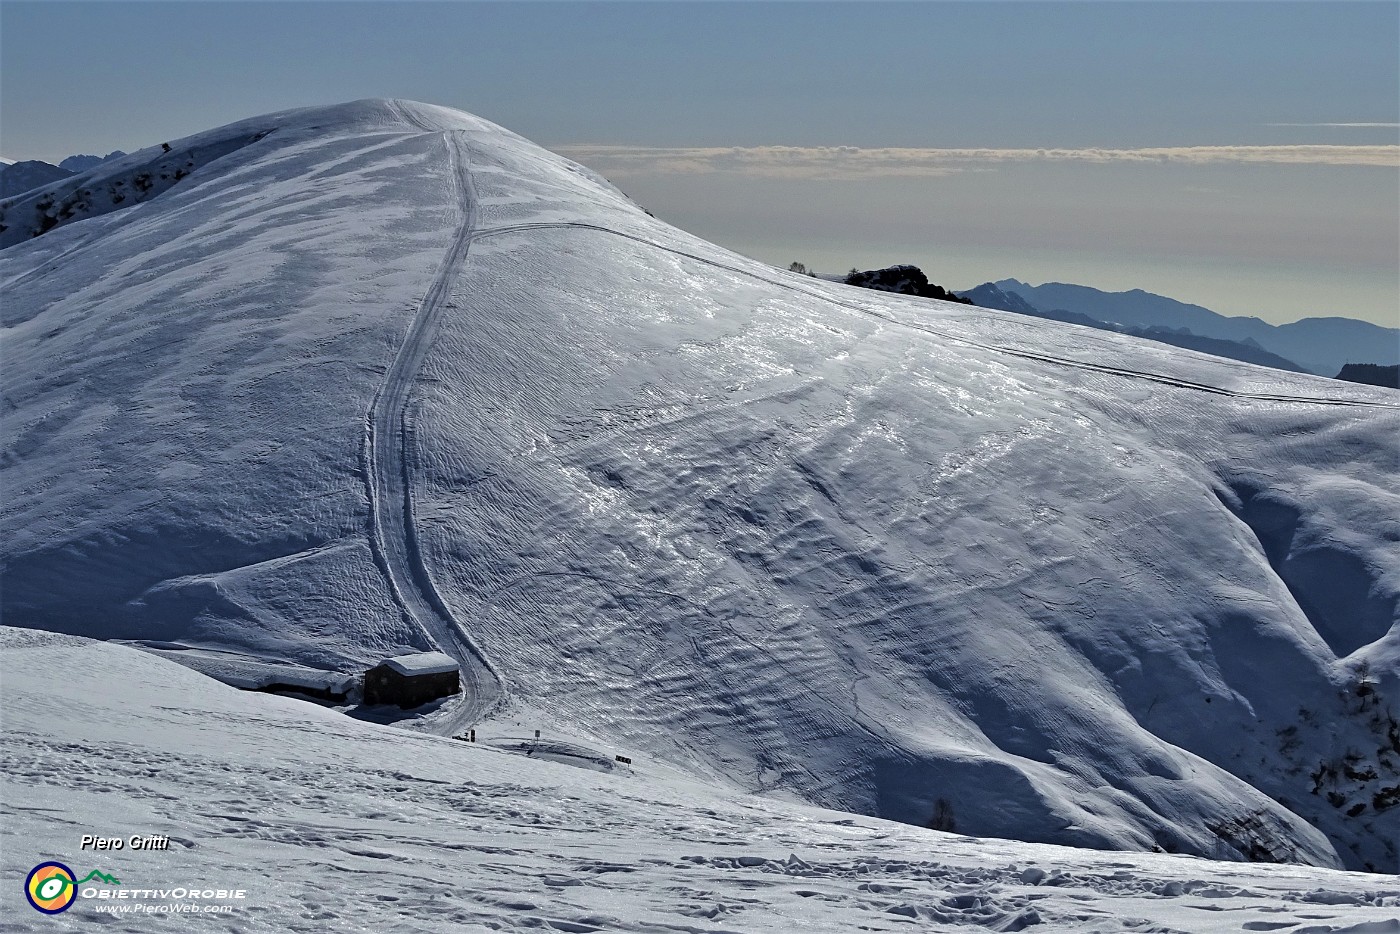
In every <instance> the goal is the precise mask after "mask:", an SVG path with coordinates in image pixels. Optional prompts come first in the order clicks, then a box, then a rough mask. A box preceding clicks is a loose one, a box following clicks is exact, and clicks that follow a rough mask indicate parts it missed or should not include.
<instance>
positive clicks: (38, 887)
mask: <svg viewBox="0 0 1400 934" xmlns="http://www.w3.org/2000/svg"><path fill="white" fill-rule="evenodd" d="M24 897H25V898H27V899H29V904H31V905H33V906H34V910H35V911H42V912H43V913H44V914H46V915H56V914H58V913H59V912H60V911H67V910H68V908H69V906H71V905H72V904H73V902H74V900H75V899H77V897H78V886H77V876H75V875H73V870H71V869H69V868H68V867H67V866H65V865H63V864H62V863H40V864H39V865H37V866H35V867H34V868H33V869H31V870H29V878H27V879H25V880H24Z"/></svg>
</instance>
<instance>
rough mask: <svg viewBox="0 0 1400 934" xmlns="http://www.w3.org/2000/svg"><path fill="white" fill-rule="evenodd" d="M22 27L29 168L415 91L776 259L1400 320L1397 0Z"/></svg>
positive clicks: (459, 11) (228, 19)
mask: <svg viewBox="0 0 1400 934" xmlns="http://www.w3.org/2000/svg"><path fill="white" fill-rule="evenodd" d="M156 9H159V10H160V11H161V15H160V16H144V15H141V16H137V15H133V13H135V12H138V11H143V10H156ZM0 22H3V27H4V28H3V31H0V47H2V48H3V56H2V57H0V69H2V70H3V78H4V80H3V82H0V108H3V117H4V119H3V136H2V137H0V153H3V154H4V155H5V156H6V157H8V158H11V159H28V158H39V159H43V160H45V161H50V162H56V161H58V160H60V159H62V158H64V157H65V156H68V155H73V154H76V153H80V152H84V153H92V154H97V155H102V154H105V153H106V152H108V151H111V150H113V149H123V150H132V149H135V148H139V147H142V146H148V145H154V144H156V143H159V142H161V141H164V140H167V139H174V138H179V137H181V136H185V135H189V134H191V133H195V132H198V131H201V130H204V129H208V128H210V127H214V126H218V125H220V124H223V123H228V122H231V121H233V120H237V119H241V118H244V117H248V116H253V115H256V114H259V113H266V112H270V111H276V110H282V109H286V108H289V107H295V106H305V105H312V104H323V103H331V102H338V101H344V100H351V99H356V98H361V97H404V98H410V99H415V100H423V101H428V102H432V103H438V104H444V105H447V106H451V107H457V108H460V109H463V110H466V111H469V112H471V113H475V114H479V115H481V116H483V117H485V118H487V119H490V120H493V121H495V122H497V123H499V124H501V125H502V126H505V127H506V128H508V129H510V130H513V131H515V132H518V133H520V134H522V135H524V136H526V137H529V138H530V139H533V140H535V141H536V142H539V143H541V144H542V145H545V146H547V147H549V148H551V149H554V150H556V151H559V152H561V153H563V154H565V155H568V156H570V157H571V158H575V159H577V160H578V161H580V162H582V163H584V164H585V165H588V166H590V167H592V168H594V169H596V170H597V171H599V172H601V173H602V174H604V175H606V176H607V177H608V178H610V179H611V180H612V181H613V182H614V183H616V184H617V185H618V186H619V187H621V188H622V189H623V190H624V191H626V192H627V193H628V194H630V195H632V196H633V197H634V198H635V199H636V200H637V201H638V202H639V203H641V204H642V205H644V206H645V207H647V208H648V209H649V210H651V211H652V212H653V213H655V214H656V215H657V216H659V217H661V218H663V219H665V220H667V221H670V222H671V223H674V224H676V225H677V226H679V227H682V228H684V229H686V230H688V231H690V232H692V233H695V234H697V235H699V236H703V237H706V238H707V239H710V240H713V241H715V242H717V243H719V244H721V245H723V246H726V247H729V248H731V249H733V250H735V251H737V252H740V253H743V254H746V255H749V256H752V257H755V258H757V259H761V260H764V261H767V262H771V263H774V264H776V265H781V266H785V265H787V264H788V263H790V262H792V261H794V260H797V261H801V262H804V263H806V264H807V265H808V266H810V267H813V268H816V269H818V270H821V271H824V272H841V271H844V270H846V269H849V268H850V267H852V266H857V267H860V268H870V267H874V266H885V265H890V264H893V263H899V262H910V263H915V264H917V265H919V266H921V267H922V268H924V269H925V271H926V272H927V273H928V274H929V276H930V278H931V279H933V280H934V281H935V282H938V283H940V284H943V285H946V286H949V287H952V288H959V289H966V288H969V287H971V286H974V285H976V284H978V283H980V282H983V281H987V280H993V279H1002V278H1018V279H1022V280H1026V281H1032V282H1040V281H1052V280H1058V281H1065V282H1077V283H1082V284H1085V285H1090V286H1094V287H1097V288H1101V289H1105V290H1112V291H1116V290H1125V289H1132V288H1141V289H1144V290H1147V291H1151V292H1157V293H1160V294H1165V295H1169V296H1171V297H1173V298H1177V299H1180V300H1182V301H1189V302H1193V303H1196V304H1200V305H1204V306H1206V307H1208V308H1211V309H1213V310H1215V311H1218V312H1220V313H1222V314H1229V315H1254V316H1257V317H1260V318H1263V319H1265V320H1267V321H1270V322H1272V323H1283V322H1287V321H1292V320H1297V319H1299V318H1302V317H1314V316H1333V315H1340V316H1346V317H1354V318H1359V319H1363V320H1369V321H1372V322H1374V323H1377V324H1383V325H1387V326H1391V327H1394V326H1397V325H1400V320H1397V318H1398V317H1400V312H1397V305H1400V260H1398V259H1397V257H1400V172H1397V169H1400V51H1397V48H1396V45H1395V43H1394V41H1393V40H1394V36H1395V35H1396V34H1397V32H1400V7H1396V6H1395V5H1390V4H1375V3H1268V2H1265V3H1251V4H1215V3H1198V4H1158V3H1098V4H1051V3H1047V4H1020V3H991V4H973V3H963V4H921V5H899V4H884V3H844V4H766V3H753V4H744V5H733V4H692V3H650V4H642V3H639V4H589V3H575V4H555V3H538V4H519V5H517V4H481V3H463V4H430V3H413V4H393V3H374V2H370V3H353V4H340V3H324V4H317V3H299V4H298V3H293V4H276V5H273V4H236V3H234V4H230V3H219V2H215V3H200V4H162V5H159V6H153V5H146V6H136V5H135V4H130V3H98V4H90V3H63V4H44V3H30V2H6V3H5V4H4V6H3V9H0ZM55 35H62V36H63V37H64V47H65V48H66V50H67V52H68V55H67V57H66V58H64V59H63V60H62V67H55V64H54V59H53V55H52V52H53V45H52V43H51V42H47V41H43V39H42V37H44V36H55ZM309 36H314V37H315V39H316V41H315V42H314V43H310V42H308V41H307V37H309Z"/></svg>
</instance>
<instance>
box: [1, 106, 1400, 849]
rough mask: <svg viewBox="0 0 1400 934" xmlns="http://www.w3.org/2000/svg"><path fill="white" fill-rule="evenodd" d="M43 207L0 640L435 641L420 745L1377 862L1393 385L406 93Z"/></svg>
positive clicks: (16, 295) (868, 807) (1018, 826)
mask: <svg viewBox="0 0 1400 934" xmlns="http://www.w3.org/2000/svg"><path fill="white" fill-rule="evenodd" d="M182 160H183V161H182ZM188 162H192V163H193V165H192V166H189V167H188V171H187V173H186V174H184V175H182V176H181V177H179V178H178V179H176V178H173V175H174V168H172V167H174V166H178V165H185V163H188ZM162 167H164V169H163V168H162ZM166 169H169V171H167V173H166V174H167V175H169V176H171V177H169V178H166V179H164V180H158V178H157V177H158V176H159V174H160V173H161V171H164V170H166ZM152 172H154V173H155V175H151V173H152ZM141 175H146V176H147V177H148V181H149V182H150V189H149V190H148V191H146V192H145V193H144V196H143V197H142V198H131V197H127V198H126V199H125V200H123V201H121V202H117V201H116V200H115V196H112V195H111V192H114V191H116V190H118V189H119V188H121V189H122V190H128V191H129V190H130V189H131V188H132V187H135V184H136V180H137V178H138V177H139V176H141ZM157 181H159V184H157ZM118 182H121V183H122V185H120V186H119V185H118V184H117V183H118ZM161 185H163V186H164V187H161ZM123 186H125V187H123ZM157 189H159V190H157ZM83 191H87V192H89V194H90V197H89V196H85V195H82V192H83ZM101 192H105V193H107V194H106V195H104V196H103V197H106V201H103V200H102V199H101V198H99V197H98V193H101ZM47 194H48V195H49V196H51V198H52V204H51V207H52V205H57V204H62V203H66V199H68V198H69V197H70V196H73V195H74V194H77V195H80V196H82V197H85V198H87V201H86V202H85V203H86V204H88V209H86V210H77V209H76V208H75V209H74V210H73V211H72V212H71V216H70V217H68V218H66V219H64V218H62V217H60V216H59V214H61V213H62V212H61V211H60V212H58V213H55V214H52V215H50V214H48V213H43V212H44V211H46V210H47V209H41V208H40V207H39V201H42V200H43V198H44V193H43V192H41V193H40V194H39V195H38V199H39V200H38V201H36V200H34V199H33V198H31V196H30V195H26V196H25V199H24V201H25V204H24V205H20V204H14V205H8V206H7V207H6V208H5V210H6V211H7V212H8V211H13V212H19V213H17V214H16V215H15V216H17V217H18V216H19V215H20V214H24V211H29V212H31V213H29V214H25V215H24V216H25V217H29V218H31V219H32V218H33V217H34V216H35V215H34V214H33V213H32V212H33V211H40V213H41V214H42V216H43V217H45V218H47V217H50V216H52V217H53V219H54V223H53V224H51V225H49V228H48V230H47V232H44V233H43V234H42V235H41V236H38V237H32V238H31V237H29V236H27V235H26V236H24V237H22V238H19V239H16V240H14V241H7V242H12V243H13V245H11V246H9V247H8V248H7V249H4V250H3V251H0V283H3V288H4V290H5V301H4V303H3V306H0V316H3V325H4V327H5V329H6V330H5V343H6V365H5V367H3V369H2V370H0V387H3V392H4V396H5V400H6V405H7V412H6V434H7V437H6V444H7V446H6V448H5V450H4V451H3V452H2V453H0V471H2V472H3V483H4V485H5V490H6V497H5V498H4V503H3V506H2V507H0V509H3V511H0V532H3V534H2V535H0V543H2V544H0V559H2V560H3V561H4V566H5V582H4V583H5V586H4V588H3V591H2V592H0V599H3V601H4V603H3V607H2V609H3V612H4V616H5V618H6V620H7V621H8V622H11V623H14V624H18V625H29V626H34V627H38V628H47V629H53V630H60V631H64V632H70V633H78V634H84V635H91V636H99V637H120V638H128V639H145V640H161V641H164V642H168V643H172V644H182V645H189V646H195V647H200V648H202V649H208V650H214V649H219V650H223V651H225V652H238V653H244V654H246V655H250V656H260V657H262V658H266V659H270V660H275V661H281V662H291V663H296V664H300V665H305V666H309V667H313V668H320V669H327V670H353V669H354V668H356V667H363V665H365V664H368V663H373V662H376V661H378V660H379V659H381V658H384V657H388V656H394V655H401V654H409V653H414V652H422V651H442V652H445V653H447V654H448V655H450V656H451V657H452V658H454V659H456V660H457V661H458V662H459V663H461V666H462V671H463V697H462V699H461V701H460V702H458V703H455V704H445V705H444V706H443V709H442V710H441V711H440V712H439V713H437V714H435V715H434V717H435V718H436V719H433V718H429V719H428V720H427V721H426V725H428V726H435V727H436V728H438V729H441V730H457V729H460V728H461V727H463V726H464V725H466V724H467V723H470V722H473V721H475V720H477V719H479V718H481V717H483V716H489V717H504V716H515V715H519V714H520V712H522V711H528V712H529V713H530V715H531V717H532V718H534V719H535V720H536V721H537V722H544V723H546V724H547V725H548V726H549V727H550V728H551V729H554V730H558V731H560V732H561V733H567V734H569V735H573V736H591V737H595V738H600V742H606V743H607V744H608V745H616V746H620V747H626V748H629V749H635V750H642V751H645V753H646V754H647V755H649V756H651V757H655V758H659V759H663V760H666V761H669V762H673V763H676V764H677V765H679V766H681V767H684V768H686V769H688V770H690V771H692V772H694V773H695V774H697V775H700V776H704V777H708V778H709V779H711V780H713V781H717V782H722V783H727V784H730V785H733V786H738V787H742V788H746V789H755V790H760V791H763V792H765V793H768V794H772V795H777V796H786V797H799V798H802V799H805V800H807V801H810V802H814V803H817V804H821V805H825V806H834V807H840V808H843V809H847V810H855V811H860V812H864V813H868V814H874V815H878V816H881V817H887V818H893V819H896V820H901V821H905V822H909V823H917V824H933V825H935V826H937V827H941V828H944V829H955V830H957V831H959V832H965V833H972V834H978V835H987V836H1004V837H1016V838H1021V839H1026V840H1033V841H1048V842H1058V843H1072V844H1078V845H1087V846H1097V847H1109V848H1128V849H1142V850H1146V849H1151V848H1154V847H1156V848H1160V849H1163V850H1168V851H1180V852H1187V853H1196V854H1203V855H1210V856H1216V857H1223V858H1231V859H1244V858H1248V859H1255V860H1286V861H1297V862H1306V863H1315V864H1321V865H1345V866H1348V867H1352V868H1366V867H1367V866H1369V867H1372V868H1377V869H1382V870H1389V871H1395V870H1396V869H1397V868H1400V856H1397V853H1396V849H1395V841H1396V840H1397V839H1400V807H1397V802H1396V801H1395V797H1396V795H1397V792H1396V791H1395V788H1396V786H1397V785H1400V777H1397V764H1400V726H1397V724H1396V719H1395V717H1396V714H1395V711H1396V710H1397V708H1400V703H1397V702H1396V701H1395V700H1394V699H1395V698H1397V697H1400V627H1396V626H1395V622H1396V618H1397V605H1400V530H1397V527H1396V525H1395V519H1394V517H1395V516H1397V515H1400V468H1398V467H1397V463H1396V460H1397V458H1396V451H1395V448H1394V438H1395V437H1396V435H1397V432H1400V400H1397V397H1396V395H1395V393H1394V392H1393V391H1387V390H1384V389H1381V388H1375V387H1364V386H1350V385H1343V384H1339V383H1336V382H1333V381H1329V380H1323V379H1318V378H1314V377H1309V376H1305V375H1301V374H1288V373H1283V372H1279V371H1273V370H1265V369H1262V368H1258V367H1253V366H1249V365H1246V364H1237V363H1233V362H1229V361H1222V360H1220V359H1216V358H1210V357H1205V356H1203V355H1199V354H1195V353H1191V352H1185V351H1181V350H1178V349H1174V348H1168V347H1165V346H1163V345H1157V344H1151V343H1147V342H1144V341H1140V340H1136V339H1134V338H1131V337H1126V336H1123V335H1118V334H1112V333H1108V332H1087V331H1084V330H1083V329H1077V328H1064V327H1061V326H1060V325H1058V324H1057V323H1055V322H1050V321H1042V320H1036V319H1030V318H1019V317H1017V318H1014V319H1013V318H1012V317H1011V316H1008V315H1005V314H1003V313H1000V312H993V311H982V310H979V309H975V308H971V307H968V306H962V305H949V304H944V303H940V302H936V301H931V300H923V299H914V298H905V297H900V296H896V295H888V294H882V293H874V292H870V291H865V290H858V289H851V288H847V287H844V286H841V285H838V284H834V283H829V282H825V281H821V280H814V279H811V278H809V277H805V276H797V275H794V274H789V273H786V272H783V271H779V270H775V269H772V268H771V267H768V266H765V265H763V264H760V263H757V262H754V261H752V260H748V259H746V258H744V257H740V256H736V255H735V254H732V253H729V252H727V251H725V250H723V249H720V248H718V247H716V246H713V245H711V244H708V243H705V242H704V241H701V240H698V239H696V238H694V237H691V236H689V235H687V234H685V233H683V232H681V231H678V230H675V229H674V228H671V227H669V226H667V225H665V224H664V223H662V222H660V221H657V220H656V219H654V218H651V217H649V216H648V215H646V214H645V212H643V211H642V210H640V209H639V208H637V207H636V206H635V205H633V204H632V203H631V202H630V201H628V200H627V199H626V198H625V197H624V196H623V195H622V194H621V193H620V192H618V191H617V190H616V189H614V188H612V187H611V186H610V185H608V184H607V183H606V182H604V181H602V180H601V179H599V178H598V177H597V176H596V175H594V174H593V173H591V172H589V171H587V170H586V169H583V168H582V167H580V166H578V165H576V164H575V163H572V162H569V161H568V160H566V159H563V158H561V157H559V156H556V155H554V154H551V153H548V152H546V151H545V150H543V149H540V148H539V147H536V146H534V145H533V144H530V143H528V142H527V141H525V140H523V139H521V138H520V137H518V136H516V135H514V134H512V133H509V132H508V131H505V130H502V129H501V128H499V127H496V126H495V125H493V124H490V123H488V122H486V121H483V120H480V119H479V118H476V117H472V116H470V115H467V114H463V113H460V112H458V111H452V110H448V109H446V108H440V107H432V106H429V105H422V104H414V103H410V102H404V101H384V100H372V101H359V102H355V103H352V104H346V105H340V106H336V107H326V108H312V109H307V110H297V111H288V112H286V113H283V114H273V115H269V116H266V117H259V118H255V119H253V120H249V121H243V122H241V123H238V124H233V125H231V126H229V127H223V128H220V129H217V130H211V131H208V132H206V133H201V134H197V135H196V136H192V137H189V138H187V139H184V140H177V141H171V142H170V152H168V153H167V152H165V151H164V147H163V146H161V145H157V146H154V147H152V148H150V149H146V150H143V151H141V152H138V153H133V154H131V155H129V156H126V157H123V158H120V159H117V160H114V161H112V162H111V163H104V164H103V165H101V166H99V167H97V168H95V169H92V170H90V171H89V172H87V173H85V174H84V175H82V176H79V177H77V178H75V179H71V180H68V181H66V182H63V183H60V185H59V186H58V187H57V188H51V189H48V190H47ZM75 203H76V202H75ZM25 205H27V207H26V206H25ZM21 208H23V209H24V210H23V211H21ZM9 216H10V215H9V214H7V217H9ZM6 223H9V221H8V220H7V221H6ZM5 235H6V236H9V233H8V232H7V233H6V234H5ZM1362 685H1367V686H1368V687H1366V689H1365V690H1364V691H1363V690H1362Z"/></svg>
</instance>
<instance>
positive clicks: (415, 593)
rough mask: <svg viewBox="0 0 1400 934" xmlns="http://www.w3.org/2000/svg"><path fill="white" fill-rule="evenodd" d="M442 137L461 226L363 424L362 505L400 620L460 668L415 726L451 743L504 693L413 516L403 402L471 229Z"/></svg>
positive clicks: (407, 412) (452, 146) (471, 217)
mask: <svg viewBox="0 0 1400 934" xmlns="http://www.w3.org/2000/svg"><path fill="white" fill-rule="evenodd" d="M395 109H396V110H398V108H395ZM399 113H400V115H401V116H403V117H404V119H405V120H406V121H407V122H409V123H412V124H413V125H414V126H416V127H418V128H420V129H424V130H425V131H427V132H434V133H439V132H441V131H440V130H437V129H433V128H429V127H425V126H423V124H422V123H420V122H419V121H417V120H415V119H413V118H412V117H410V116H409V115H408V114H407V113H404V112H402V111H399ZM443 136H444V139H445V141H446V143H447V148H448V156H449V158H450V159H451V161H452V167H453V183H454V188H455V189H456V192H457V200H458V203H459V205H460V211H461V220H460V222H459V224H458V227H457V230H456V232H455V233H454V234H453V238H452V244H451V246H450V247H449V248H448V251H447V255H446V256H444V257H443V260H442V262H441V263H440V264H439V265H438V269H437V272H436V273H435V274H434V276H433V281H432V283H431V284H430V285H429V287H428V291H427V292H426V294H424V296H423V300H422V302H421V304H420V305H419V307H418V311H417V312H416V313H415V315H414V317H413V321H412V323H411V324H410V325H409V329H408V333H407V335H405V337H404V340H403V343H402V344H401V345H400V346H399V350H398V353H397V355H396V356H395V357H394V362H393V363H392V364H391V365H390V367H389V370H388V372H387V373H386V374H385V376H384V382H383V383H382V384H381V385H380V388H379V392H378V393H377V394H376V396H375V398H374V401H373V403H372V404H371V405H370V409H369V412H368V413H367V414H366V416H365V435H364V451H363V461H364V465H363V466H364V471H365V484H366V488H367V490H368V494H369V505H370V547H371V549H372V550H373V552H374V557H375V561H376V563H378V565H379V567H380V570H381V572H382V573H383V574H384V577H385V580H386V582H387V583H388V585H389V590H390V592H391V593H392V595H393V597H394V601H395V602H396V603H397V604H398V605H399V607H400V608H401V609H402V610H403V612H404V614H405V616H407V617H408V618H409V619H411V620H412V621H413V622H414V623H416V624H417V625H418V626H419V627H420V628H421V629H422V630H423V631H424V632H425V633H426V634H427V635H428V637H429V638H430V639H431V640H432V641H433V642H434V643H436V644H437V646H438V647H439V648H440V649H441V650H442V651H444V652H446V653H448V654H449V655H451V656H452V657H453V658H455V659H457V661H458V663H459V664H460V665H461V671H462V696H461V698H460V700H458V701H457V702H456V703H453V704H450V705H449V706H447V707H445V708H443V710H442V711H440V712H439V713H437V714H435V715H431V716H429V717H427V718H424V720H423V721H422V722H423V724H424V726H425V727H426V728H427V729H430V730H432V731H433V732H438V733H444V734H449V735H451V734H454V733H459V732H461V731H462V730H464V729H465V728H467V727H469V726H471V725H472V724H474V723H476V722H478V721H479V720H481V718H482V717H484V716H485V715H486V714H487V713H488V712H489V711H490V710H492V709H494V708H495V707H496V706H497V705H498V704H500V703H501V702H502V701H503V700H504V698H505V689H504V684H503V682H502V679H501V678H500V676H499V674H498V673H497V672H496V670H495V669H494V668H493V667H492V665H491V663H490V662H489V661H488V660H487V659H486V656H485V655H484V654H483V653H482V651H481V650H480V648H478V647H477V645H476V643H475V642H474V641H473V640H472V638H471V636H469V635H468V634H467V633H466V631H465V630H464V629H463V627H462V626H461V625H460V624H459V623H458V622H457V620H456V619H455V618H453V616H452V612H451V610H449V609H448V607H447V604H446V603H445V602H444V601H443V599H442V596H441V595H440V594H439V593H438V590H437V588H436V586H435V585H434V584H433V580H432V575H431V574H430V573H429V571H428V568H427V565H426V563H425V562H424V559H423V553H422V549H421V546H420V543H419V540H418V531H417V527H416V525H415V523H414V515H413V473H414V467H415V464H416V449H415V446H414V419H413V413H412V411H411V406H410V402H411V396H412V393H413V387H414V384H415V382H416V380H417V377H418V371H419V369H420V368H421V367H422V365H423V361H424V359H425V358H426V357H427V355H428V350H429V349H430V348H431V347H432V344H433V340H434V338H435V337H436V336H437V331H438V327H439V325H440V323H441V320H442V315H443V311H444V310H445V309H446V308H447V303H448V298H449V297H450V296H451V292H452V284H453V283H454V282H455V281H456V279H457V277H458V275H460V274H461V271H462V267H463V265H464V264H465V262H466V259H467V252H468V250H469V249H470V248H471V243H472V239H473V230H474V227H475V223H476V203H477V198H476V191H475V187H474V185H473V183H472V175H471V154H470V152H469V151H468V149H467V146H466V142H465V140H464V139H463V138H462V135H461V133H460V132H457V131H453V132H448V133H445V134H443Z"/></svg>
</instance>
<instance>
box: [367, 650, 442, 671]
mask: <svg viewBox="0 0 1400 934" xmlns="http://www.w3.org/2000/svg"><path fill="white" fill-rule="evenodd" d="M380 664H381V665H388V666H389V667H390V668H392V669H394V670H395V671H397V672H398V673H399V674H401V675H404V676H405V677H407V676H411V675H440V674H445V673H446V672H449V671H456V670H457V660H456V659H454V658H453V657H452V656H451V655H444V654H443V653H442V652H419V653H418V654H416V655H398V656H395V657H394V658H386V659H384V661H382V662H380Z"/></svg>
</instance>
